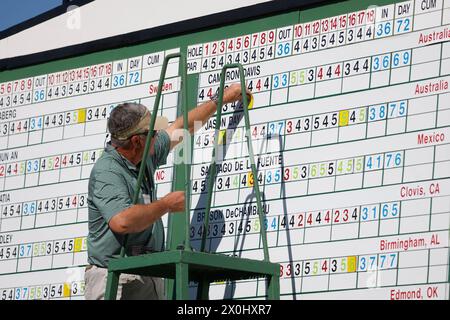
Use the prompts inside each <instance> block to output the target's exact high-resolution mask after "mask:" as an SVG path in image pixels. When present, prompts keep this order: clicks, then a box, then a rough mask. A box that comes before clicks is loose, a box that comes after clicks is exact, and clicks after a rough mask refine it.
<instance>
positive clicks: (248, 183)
mask: <svg viewBox="0 0 450 320" xmlns="http://www.w3.org/2000/svg"><path fill="white" fill-rule="evenodd" d="M247 178H248V179H247V187H253V184H254V183H255V182H254V181H253V173H252V172H249V173H248V175H247Z"/></svg>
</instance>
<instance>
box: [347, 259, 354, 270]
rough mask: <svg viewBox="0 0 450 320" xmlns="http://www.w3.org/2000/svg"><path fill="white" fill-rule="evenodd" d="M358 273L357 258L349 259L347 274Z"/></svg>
mask: <svg viewBox="0 0 450 320" xmlns="http://www.w3.org/2000/svg"><path fill="white" fill-rule="evenodd" d="M355 271H356V256H350V257H347V272H355Z"/></svg>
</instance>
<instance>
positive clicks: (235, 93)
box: [223, 83, 250, 104]
mask: <svg viewBox="0 0 450 320" xmlns="http://www.w3.org/2000/svg"><path fill="white" fill-rule="evenodd" d="M247 94H248V95H250V91H249V90H247ZM237 100H242V94H241V84H240V83H233V84H232V85H231V86H229V87H228V88H226V89H225V91H224V93H223V104H225V103H232V102H234V101H237Z"/></svg>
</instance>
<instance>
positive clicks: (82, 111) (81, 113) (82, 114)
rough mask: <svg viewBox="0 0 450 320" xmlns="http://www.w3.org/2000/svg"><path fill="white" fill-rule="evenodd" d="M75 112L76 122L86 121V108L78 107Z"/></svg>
mask: <svg viewBox="0 0 450 320" xmlns="http://www.w3.org/2000/svg"><path fill="white" fill-rule="evenodd" d="M77 112H78V119H77V123H83V122H86V109H78V110H77Z"/></svg>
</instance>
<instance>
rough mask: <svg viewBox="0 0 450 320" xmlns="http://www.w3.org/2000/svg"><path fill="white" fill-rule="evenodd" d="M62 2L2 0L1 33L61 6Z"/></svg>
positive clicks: (0, 6) (48, 0)
mask: <svg viewBox="0 0 450 320" xmlns="http://www.w3.org/2000/svg"><path fill="white" fill-rule="evenodd" d="M61 3H62V0H0V31H3V30H5V29H8V28H9V27H12V26H14V25H16V24H18V23H21V22H23V21H25V20H28V19H30V18H33V17H35V16H37V15H39V14H41V13H43V12H46V11H48V10H51V9H53V8H54V7H57V6H59V5H61Z"/></svg>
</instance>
